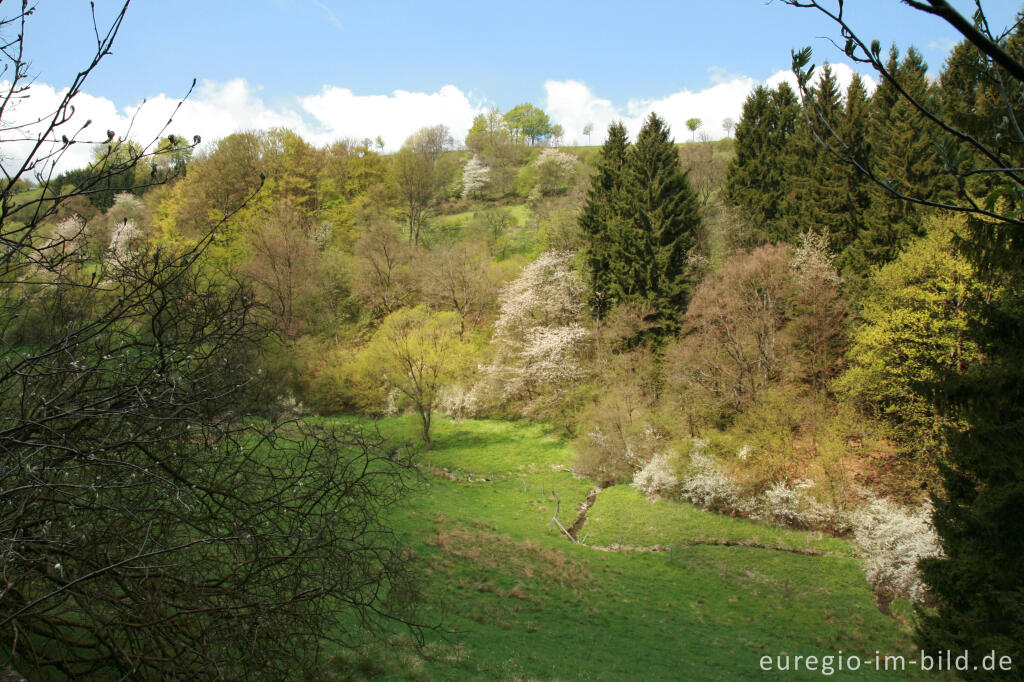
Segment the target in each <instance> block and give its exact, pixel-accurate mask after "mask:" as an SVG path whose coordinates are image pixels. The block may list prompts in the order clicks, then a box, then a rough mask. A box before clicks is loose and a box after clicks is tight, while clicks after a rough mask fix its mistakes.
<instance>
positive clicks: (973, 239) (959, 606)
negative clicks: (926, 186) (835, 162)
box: [918, 16, 1024, 678]
mask: <svg viewBox="0 0 1024 682" xmlns="http://www.w3.org/2000/svg"><path fill="white" fill-rule="evenodd" d="M1019 18H1020V16H1018V19H1019ZM1003 47H1004V48H1005V49H1006V51H1007V52H1008V53H1009V54H1010V55H1011V56H1012V57H1013V58H1014V59H1016V60H1017V61H1018V62H1020V63H1024V27H1022V26H1021V24H1019V23H1018V24H1017V29H1016V30H1015V31H1014V33H1013V34H1012V35H1011V36H1010V37H1009V38H1008V39H1007V40H1006V41H1004V42H1003ZM971 53H973V54H974V55H977V54H978V53H977V50H976V49H974V48H966V47H961V48H957V49H956V50H954V52H953V54H952V55H951V56H950V61H949V62H948V63H947V69H946V71H947V72H946V73H944V74H943V78H942V80H941V87H942V88H943V90H946V89H947V88H948V89H949V90H950V91H949V92H943V93H942V96H941V98H942V101H943V102H944V104H945V105H946V109H945V112H946V116H948V117H949V120H950V121H951V122H953V123H956V124H958V125H961V126H963V127H964V128H965V129H966V132H968V133H970V134H972V135H974V136H975V137H976V139H979V140H980V141H981V142H982V143H983V144H985V145H986V146H987V148H988V149H989V150H991V151H993V152H994V153H996V154H998V155H1000V156H1001V157H1002V159H1003V160H1004V164H1005V167H1007V168H1015V167H1020V163H1021V156H1022V152H1021V146H1022V145H1021V144H1020V138H1019V136H1018V134H1017V133H1016V132H1014V131H1013V130H1012V129H1011V128H1012V123H1011V122H1010V121H1008V118H1009V117H1008V116H1007V102H1011V103H1012V106H1013V107H1014V112H1015V116H1016V117H1017V118H1018V120H1024V117H1022V116H1024V112H1022V111H1021V110H1020V109H1021V107H1022V104H1021V98H1020V93H1021V92H1022V90H1024V83H1022V82H1021V81H1020V80H1017V79H1014V78H1013V77H1011V76H1010V75H1009V74H1008V73H1006V72H1003V73H1002V74H1000V75H1001V78H996V72H995V69H994V68H993V67H992V66H991V65H989V64H987V63H986V60H984V58H979V57H976V56H975V57H972V56H971ZM972 95H973V97H972ZM958 97H963V98H964V99H965V100H966V101H965V104H966V106H959V105H958V104H957V103H956V102H955V100H956V99H957V98H958ZM1004 97H1005V99H1004ZM972 104H973V109H971V108H968V107H969V106H970V105H972ZM971 163H972V164H974V166H973V167H976V168H977V167H982V168H989V167H991V165H992V164H991V160H990V159H988V158H984V157H981V156H980V155H977V156H976V157H975V158H974V159H972V161H971ZM982 176H983V178H982V180H981V183H982V184H983V185H984V186H985V189H989V188H991V189H994V190H997V191H998V190H1003V196H1004V197H1006V198H1008V199H1009V201H1007V203H1006V204H1005V210H1004V212H1003V215H1007V216H1010V217H1011V220H1008V221H1006V222H1003V223H995V222H991V221H983V220H979V219H976V218H971V219H969V221H968V230H967V231H966V233H965V234H964V235H963V236H962V239H961V240H960V241H959V244H958V246H959V250H960V251H961V252H962V253H964V254H965V255H966V256H967V257H968V258H969V259H970V260H971V262H972V264H973V265H974V266H975V268H976V271H977V273H978V276H979V277H981V278H982V279H983V280H984V281H985V283H986V284H987V285H994V294H993V295H991V296H986V297H983V298H980V299H974V300H971V301H970V304H971V306H972V307H971V308H970V309H969V312H970V320H971V336H972V337H973V340H974V341H976V342H977V343H978V347H979V351H980V352H981V353H982V354H983V357H984V361H983V362H979V363H977V364H976V365H974V366H971V367H968V368H964V369H963V371H958V372H955V373H952V372H951V373H947V375H946V376H945V380H944V381H943V382H941V383H940V384H939V385H938V386H933V389H934V390H933V392H932V395H931V397H932V398H933V399H934V400H935V401H936V404H937V407H938V408H940V409H941V410H942V411H943V412H944V413H945V414H946V415H950V416H953V417H955V418H958V419H960V420H961V421H962V422H963V423H964V424H965V426H964V427H962V428H958V429H950V430H949V431H948V432H947V439H948V443H949V447H948V455H947V458H946V460H945V461H944V462H941V463H940V471H941V474H942V478H943V486H942V490H941V491H937V492H936V493H935V494H933V501H934V504H935V514H934V519H933V520H934V523H935V529H936V531H937V532H938V534H939V537H940V538H941V541H942V549H943V555H942V556H941V557H936V558H934V559H929V560H926V561H923V562H922V563H921V566H920V569H921V572H922V574H923V576H924V578H925V581H926V582H927V584H928V586H929V588H930V589H931V593H932V595H933V596H934V597H935V601H936V603H937V608H936V609H934V610H933V611H929V612H925V613H922V617H921V619H920V621H919V625H918V642H919V644H920V645H921V646H922V647H923V648H925V649H926V650H931V651H935V650H937V649H940V648H941V649H943V650H946V649H953V650H961V649H970V650H971V651H972V652H974V651H979V652H984V653H986V654H987V653H988V652H990V651H993V650H994V651H996V652H997V656H1009V657H1011V659H1012V660H1013V664H1014V669H1013V670H1014V672H1013V673H1010V674H1009V675H1008V677H1014V675H1016V678H1019V677H1020V666H1019V664H1018V663H1019V661H1021V660H1024V577H1022V576H1024V574H1022V573H1021V562H1022V560H1024V516H1022V514H1021V510H1022V509H1024V238H1022V236H1021V234H1022V232H1021V228H1022V225H1021V213H1020V209H1019V205H1016V206H1015V205H1014V198H1015V195H1016V192H1015V191H1014V188H1015V186H1016V184H1015V182H1014V181H1013V180H1011V179H1010V178H1009V176H1008V174H1007V173H1006V172H1000V173H985V174H982ZM976 187H977V186H976ZM968 188H969V189H970V185H968ZM1016 196H1019V195H1016ZM964 676H965V677H991V675H981V674H980V673H978V672H974V671H969V672H968V673H966V674H964Z"/></svg>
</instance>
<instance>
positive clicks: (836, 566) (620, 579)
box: [331, 418, 917, 680]
mask: <svg viewBox="0 0 1024 682" xmlns="http://www.w3.org/2000/svg"><path fill="white" fill-rule="evenodd" d="M378 424H379V427H380V429H381V430H382V432H384V433H385V434H388V435H391V436H393V437H402V436H403V435H407V436H411V435H412V434H411V432H410V431H408V426H407V425H406V422H405V420H403V419H401V418H396V419H390V420H383V421H381V422H379V423H378ZM420 457H421V462H422V465H423V471H424V474H425V480H424V482H423V483H421V484H419V487H418V490H417V492H416V493H415V494H414V495H412V496H411V497H410V498H409V499H408V500H407V503H406V504H405V505H403V507H402V509H401V511H400V512H398V513H396V515H395V517H394V518H393V523H394V524H395V525H396V527H397V528H398V529H399V530H400V532H401V534H402V535H403V537H405V538H407V540H408V542H409V544H410V545H411V546H412V547H413V548H414V550H415V552H416V553H417V555H418V558H419V559H420V560H421V562H422V563H423V565H424V566H425V567H426V569H425V570H426V579H425V595H424V596H425V599H426V600H427V606H426V608H425V609H424V612H423V613H424V615H425V616H426V618H427V620H429V621H433V622H440V623H441V625H442V628H441V630H439V631H436V632H428V633H427V638H426V639H427V644H426V646H425V647H423V648H422V649H421V650H419V651H416V650H412V649H409V648H408V647H407V646H406V645H407V644H408V643H409V641H410V638H409V637H408V635H407V634H403V633H401V632H397V631H396V635H395V637H394V638H393V640H392V644H393V645H394V646H387V645H381V644H377V645H372V646H368V647H366V648H364V649H363V650H362V651H361V653H359V654H352V653H343V654H339V655H338V656H336V657H335V659H334V660H333V661H332V664H331V668H332V671H333V672H334V673H336V674H337V675H338V677H339V678H345V677H349V676H352V677H354V678H356V679H366V678H380V679H431V680H433V679H451V680H680V679H690V680H696V679H702V680H714V679H721V680H732V679H818V678H821V677H823V675H822V672H820V671H816V672H810V671H806V670H802V671H800V672H795V671H788V672H782V671H772V672H764V671H762V670H761V668H760V665H759V661H760V659H761V657H762V656H772V657H773V658H774V657H776V656H780V655H789V656H796V655H803V656H808V655H815V656H819V657H822V656H830V655H832V656H836V655H838V653H839V652H840V651H842V652H843V657H844V659H845V658H846V657H847V656H849V655H851V654H853V655H856V656H858V657H859V658H862V659H871V660H872V661H873V660H874V659H875V655H876V651H877V652H881V654H882V655H883V656H884V655H886V654H899V655H905V656H906V657H907V660H908V661H909V660H911V659H912V658H914V657H915V656H916V655H917V654H916V651H915V650H914V648H913V644H912V641H911V637H910V627H909V625H908V624H907V623H908V621H909V616H908V614H909V613H910V612H911V611H910V608H909V606H908V605H907V604H906V603H903V602H897V603H896V604H894V605H893V609H894V612H895V613H897V614H903V616H904V617H903V618H895V617H892V616H889V615H886V614H883V613H882V612H880V611H879V609H878V607H877V606H876V603H875V599H874V595H873V593H872V591H871V590H870V589H869V586H868V584H867V582H866V580H865V578H864V574H863V572H862V571H861V568H860V561H861V560H860V559H858V558H856V557H855V556H854V546H853V545H852V544H851V543H849V542H846V541H844V540H839V539H835V538H830V537H827V536H826V537H822V536H821V535H819V534H818V533H806V532H796V531H788V530H783V529H779V528H774V527H770V526H767V525H763V524H759V523H754V522H751V521H747V520H742V519H733V518H728V517H724V516H720V515H716V514H711V513H707V512H704V511H701V510H699V509H697V508H695V507H693V506H690V505H688V504H683V503H676V502H665V501H659V502H651V501H648V500H647V499H645V498H644V497H643V496H642V495H640V494H639V493H637V492H635V491H634V490H633V489H632V488H631V487H630V486H617V487H614V488H609V489H606V490H603V491H601V492H600V493H599V494H598V495H596V497H594V503H593V506H592V507H591V508H590V509H589V510H588V512H587V521H586V523H584V524H583V525H582V527H581V528H580V529H579V532H578V535H579V538H580V539H581V540H582V539H585V542H586V544H585V545H582V544H574V543H573V542H571V541H570V540H569V539H568V538H567V537H566V536H565V535H564V534H563V532H562V531H561V530H559V529H558V527H557V526H556V525H555V524H553V523H552V522H551V517H552V515H553V514H554V513H555V511H556V509H557V511H558V519H559V521H560V522H561V524H562V525H563V526H564V527H565V528H570V527H571V526H572V525H573V523H574V522H576V521H577V516H578V513H579V510H580V506H581V504H582V503H583V502H584V501H585V500H586V498H587V496H588V494H589V493H590V492H591V491H592V490H593V486H592V484H591V482H590V481H588V480H584V479H581V478H579V477H577V476H575V475H574V474H572V473H571V472H569V471H568V467H569V466H570V465H571V463H572V459H573V453H572V451H571V450H570V449H569V448H568V446H567V445H566V444H565V443H564V442H562V441H561V440H559V439H558V438H556V437H554V436H552V435H551V434H550V433H548V432H547V431H545V429H544V427H542V426H540V425H536V424H531V423H525V422H519V423H511V422H498V421H467V422H461V423H452V422H450V421H439V422H438V424H437V427H436V436H435V449H434V450H432V451H430V452H424V453H422V454H421V455H420ZM818 665H819V668H820V663H819V664H818ZM834 665H836V664H834ZM773 666H774V663H773ZM907 668H908V670H907V671H905V672H888V673H886V674H885V677H887V678H891V679H900V678H903V677H906V676H911V675H913V674H914V673H916V672H917V671H916V669H915V667H914V666H913V665H907ZM878 675H879V673H878V672H877V671H876V670H875V668H874V667H871V666H868V665H866V664H865V665H863V666H862V668H861V670H860V671H858V672H856V673H853V672H849V671H845V670H844V671H843V672H841V673H840V672H837V673H836V674H835V675H833V677H840V678H843V679H853V678H864V677H873V676H878Z"/></svg>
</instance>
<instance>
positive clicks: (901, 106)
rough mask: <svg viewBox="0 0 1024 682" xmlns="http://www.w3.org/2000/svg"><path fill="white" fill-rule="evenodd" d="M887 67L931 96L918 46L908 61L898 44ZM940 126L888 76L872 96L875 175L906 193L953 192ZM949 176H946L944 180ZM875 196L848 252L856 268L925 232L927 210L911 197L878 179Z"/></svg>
mask: <svg viewBox="0 0 1024 682" xmlns="http://www.w3.org/2000/svg"><path fill="white" fill-rule="evenodd" d="M887 69H888V70H889V71H890V73H893V74H895V77H896V78H897V80H898V81H899V82H900V84H901V85H902V87H903V89H904V90H905V91H906V92H907V93H908V94H909V95H910V96H911V97H913V98H915V99H916V100H918V101H920V102H925V101H926V99H927V98H928V97H929V95H930V93H929V85H928V81H927V79H926V78H925V73H926V72H927V69H928V67H927V65H926V64H925V63H924V61H923V60H922V59H921V55H920V53H918V52H917V51H916V50H914V49H913V48H910V49H909V50H908V51H907V54H906V56H905V57H904V58H903V60H902V61H899V55H898V52H897V51H896V50H895V48H893V50H892V51H890V53H889V62H888V64H887ZM937 142H938V137H937V134H936V130H935V127H934V126H931V125H928V124H927V123H926V121H925V118H924V116H923V115H922V114H921V113H920V112H919V111H918V110H917V109H916V108H915V107H914V105H913V104H911V103H910V102H908V101H907V100H906V99H905V98H903V97H901V96H900V95H899V93H898V92H897V91H896V88H895V86H894V85H893V84H892V83H891V82H889V81H884V82H883V83H882V84H881V85H879V87H878V89H877V90H876V91H875V94H874V95H873V96H872V98H871V127H870V132H869V145H870V147H871V160H872V161H871V170H872V172H873V173H874V174H875V176H876V177H877V178H878V179H879V180H880V181H881V182H885V183H886V184H887V185H889V186H890V187H891V188H892V189H894V190H896V191H897V192H900V193H902V194H907V195H911V194H912V195H914V196H916V197H919V198H922V199H929V200H936V199H941V198H942V197H943V196H944V192H945V193H946V194H945V196H948V191H949V190H950V183H949V181H948V176H947V175H944V174H943V170H944V169H943V166H942V163H941V160H940V158H939V155H938V152H937V147H936V143H937ZM944 178H945V180H944ZM870 196H871V202H870V205H869V207H868V210H867V212H866V213H865V216H864V226H863V228H862V230H861V232H860V234H859V235H858V238H857V240H856V242H855V243H854V244H853V245H852V246H851V247H850V249H849V250H848V253H847V256H848V257H847V259H846V261H847V263H846V264H847V265H848V266H849V267H850V268H851V269H852V270H853V271H854V272H856V273H858V274H862V275H863V274H864V273H866V272H867V270H868V269H869V268H871V267H872V266H876V265H883V264H885V263H888V262H890V261H891V260H893V259H894V258H896V256H898V255H899V253H900V251H902V249H903V248H904V247H905V246H906V244H907V243H908V241H909V240H910V239H913V238H914V237H915V236H919V235H921V234H922V233H923V226H922V212H921V210H920V209H919V207H918V206H917V205H915V204H913V203H911V202H908V201H904V200H901V199H898V198H896V197H895V196H893V194H892V193H890V192H889V191H887V190H886V189H884V188H883V187H880V186H878V185H872V186H871V188H870Z"/></svg>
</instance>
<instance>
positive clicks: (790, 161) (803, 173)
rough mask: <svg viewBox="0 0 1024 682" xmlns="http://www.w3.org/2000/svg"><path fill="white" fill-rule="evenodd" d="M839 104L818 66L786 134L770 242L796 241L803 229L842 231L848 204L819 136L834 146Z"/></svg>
mask: <svg viewBox="0 0 1024 682" xmlns="http://www.w3.org/2000/svg"><path fill="white" fill-rule="evenodd" d="M842 117H843V105H842V101H841V97H840V94H839V83H838V81H837V80H836V77H835V74H834V73H833V72H832V69H831V67H830V66H829V65H828V64H827V63H826V64H825V65H824V66H822V69H821V76H820V78H819V79H818V84H817V85H816V86H815V87H814V88H812V89H811V90H810V91H809V93H808V98H807V101H806V102H805V103H804V112H803V115H802V116H800V118H799V119H798V122H797V126H796V131H795V132H794V133H793V134H792V135H791V136H790V137H789V139H788V140H787V144H786V153H785V160H786V164H785V180H784V183H783V184H784V185H785V194H784V195H783V197H782V200H781V202H780V204H779V217H778V220H777V228H776V230H775V231H774V234H773V240H774V241H786V242H790V243H794V244H795V243H798V242H799V240H800V235H801V234H803V233H804V232H807V231H808V230H810V231H813V232H818V233H823V232H826V231H827V232H828V233H829V234H830V235H834V234H836V233H837V232H839V231H840V230H841V229H842V227H843V226H842V223H843V222H844V220H845V219H846V216H847V215H848V212H849V207H848V206H846V205H845V202H844V200H845V193H844V191H843V189H844V184H845V178H846V170H845V168H844V167H843V164H842V162H840V161H839V159H837V158H836V157H835V155H834V154H832V152H830V151H829V150H828V149H826V148H825V147H824V146H822V144H821V142H819V140H825V141H827V142H828V143H829V144H830V145H832V146H835V145H836V144H837V142H836V141H835V140H834V138H833V136H834V135H837V134H839V129H840V127H841V120H842Z"/></svg>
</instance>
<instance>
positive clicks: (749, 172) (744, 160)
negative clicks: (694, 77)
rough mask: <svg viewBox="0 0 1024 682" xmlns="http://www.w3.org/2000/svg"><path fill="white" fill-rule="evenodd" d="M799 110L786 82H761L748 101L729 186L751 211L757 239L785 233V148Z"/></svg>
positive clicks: (728, 193)
mask: <svg viewBox="0 0 1024 682" xmlns="http://www.w3.org/2000/svg"><path fill="white" fill-rule="evenodd" d="M799 115H800V105H799V102H798V100H797V97H796V95H795V94H794V93H793V90H792V88H790V87H789V85H788V84H786V83H780V84H779V86H778V88H777V89H775V90H770V89H768V88H766V87H764V86H758V87H757V88H755V89H754V91H753V92H752V93H751V94H750V95H749V96H748V97H747V99H746V101H745V102H744V103H743V116H742V118H740V122H739V123H738V124H736V135H735V143H734V149H735V150H736V156H735V157H734V158H733V160H732V162H731V163H730V164H729V170H728V173H727V175H726V190H725V191H726V196H727V197H728V198H729V200H730V201H732V202H733V203H734V204H736V205H737V206H738V207H739V208H740V209H741V211H742V212H743V214H744V215H745V216H746V217H747V219H748V221H749V223H750V227H751V229H752V231H753V236H754V239H755V241H762V242H763V241H769V240H772V241H777V240H779V239H780V238H781V237H782V236H783V232H784V228H783V227H782V226H781V225H780V224H779V218H780V215H781V212H780V209H781V203H782V199H783V196H784V194H785V191H786V189H785V175H786V167H785V166H786V158H785V150H786V145H787V141H788V139H789V137H790V136H791V135H792V134H793V132H794V131H795V130H796V122H797V117H798V116H799Z"/></svg>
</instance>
